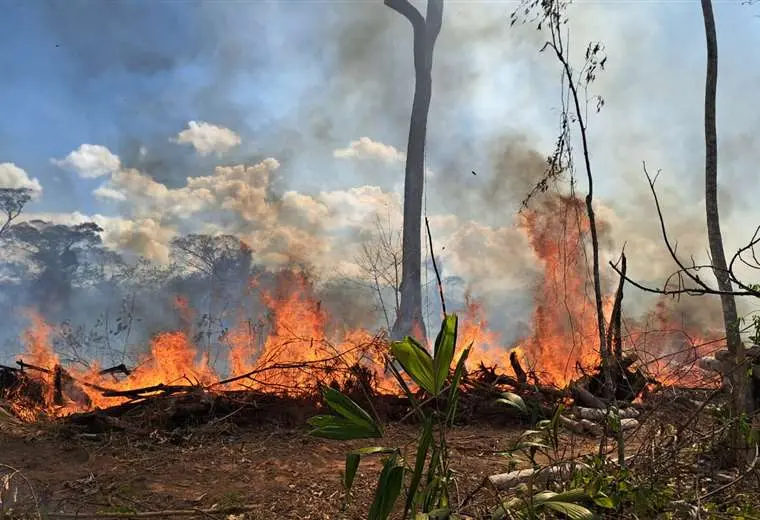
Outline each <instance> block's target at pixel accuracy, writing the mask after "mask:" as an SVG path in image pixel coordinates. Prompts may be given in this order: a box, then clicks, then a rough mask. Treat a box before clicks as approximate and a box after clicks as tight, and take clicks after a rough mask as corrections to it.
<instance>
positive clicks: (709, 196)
mask: <svg viewBox="0 0 760 520" xmlns="http://www.w3.org/2000/svg"><path fill="white" fill-rule="evenodd" d="M702 16H703V18H704V22H705V37H706V40H707V75H706V80H705V210H706V215H707V236H708V240H709V242H710V255H711V256H712V265H713V272H714V273H715V278H717V280H718V289H719V290H721V291H723V292H725V293H728V292H730V291H732V290H733V288H732V286H731V281H730V279H729V276H728V268H727V266H726V256H725V253H724V251H723V238H722V236H721V232H720V218H719V213H718V137H717V129H716V124H715V112H716V110H715V104H716V96H717V87H718V37H717V35H716V31H715V17H714V15H713V9H712V1H711V0H702ZM720 300H721V304H722V306H723V323H724V326H725V329H726V343H727V346H728V351H729V352H730V353H731V354H732V356H733V357H734V359H735V362H736V365H735V366H736V367H737V369H736V370H733V372H732V377H731V379H732V381H731V382H732V384H733V400H732V402H733V410H732V412H733V414H732V415H733V417H734V418H735V419H737V418H738V417H740V415H741V414H742V413H744V412H746V410H747V406H748V401H747V388H748V384H747V377H746V375H745V370H744V368H743V367H744V364H745V359H744V358H745V355H744V345H743V344H742V341H741V336H740V335H739V318H738V315H737V312H736V300H735V299H734V296H733V295H732V294H721V296H720ZM732 437H733V438H732V444H733V446H732V447H733V448H734V450H735V453H734V455H735V457H736V459H735V461H734V462H738V463H741V462H742V460H743V459H744V457H746V455H747V454H746V453H744V452H745V450H746V448H747V445H746V444H747V443H746V441H745V440H744V438H743V435H742V433H741V431H740V430H739V427H738V425H737V426H736V427H734V428H733V430H732Z"/></svg>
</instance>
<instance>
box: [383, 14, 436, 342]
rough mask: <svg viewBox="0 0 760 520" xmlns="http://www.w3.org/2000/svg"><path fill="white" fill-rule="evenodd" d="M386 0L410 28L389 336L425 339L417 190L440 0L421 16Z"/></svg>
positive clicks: (422, 177)
mask: <svg viewBox="0 0 760 520" xmlns="http://www.w3.org/2000/svg"><path fill="white" fill-rule="evenodd" d="M385 5H387V6H388V7H390V8H391V9H393V10H394V11H396V12H398V13H399V14H401V15H403V16H404V17H405V18H406V19H407V20H409V22H410V23H411V24H412V30H413V32H414V77H415V85H414V101H413V103H412V116H411V121H410V125H409V141H408V144H407V156H406V171H405V172H404V175H405V177H404V229H403V248H402V250H403V252H402V279H401V302H400V308H399V313H398V315H397V316H396V321H395V323H394V325H393V329H392V330H391V335H392V336H393V337H394V338H399V339H400V338H401V337H403V336H407V335H412V334H414V335H420V336H422V337H420V338H418V339H419V340H421V341H425V339H426V332H425V323H424V320H423V317H422V281H421V264H422V190H423V185H424V182H425V138H426V135H427V119H428V111H429V108H430V98H431V96H432V76H431V70H432V67H433V48H434V47H435V41H436V39H437V38H438V33H439V32H440V31H441V23H442V21H443V0H428V3H427V13H426V15H425V17H423V16H422V14H421V13H420V12H419V11H418V10H417V8H416V7H414V6H413V5H412V4H411V3H410V2H409V0H385Z"/></svg>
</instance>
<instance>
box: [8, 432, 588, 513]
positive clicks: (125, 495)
mask: <svg viewBox="0 0 760 520" xmlns="http://www.w3.org/2000/svg"><path fill="white" fill-rule="evenodd" d="M24 428H25V429H26V430H25V431H24V432H20V431H14V432H13V434H9V433H7V432H6V433H0V464H2V465H5V466H7V467H12V468H15V469H16V470H19V471H20V476H23V478H25V479H27V480H28V482H29V484H30V485H31V488H33V489H34V492H35V494H36V498H37V502H38V506H39V509H40V510H41V511H43V513H44V512H47V513H61V512H67V513H73V512H79V513H85V512H86V513H96V512H109V513H112V512H135V511H137V512H145V511H159V510H168V509H172V510H174V509H195V508H198V509H208V508H213V507H217V508H229V507H234V506H242V505H246V506H251V508H252V511H250V512H247V513H245V514H244V515H240V516H227V518H234V519H236V520H237V519H243V518H247V519H275V518H277V519H290V518H292V519H296V518H297V519H338V520H343V519H359V518H366V512H367V510H368V507H369V504H370V503H371V501H372V497H373V492H374V484H375V482H376V478H377V475H378V473H379V468H380V464H381V463H380V461H379V460H377V459H370V458H368V459H367V460H366V461H363V462H362V464H361V466H360V468H359V473H358V475H357V477H356V481H355V485H354V490H353V492H352V495H353V496H352V497H351V500H350V502H349V505H348V507H347V508H346V509H345V510H342V507H341V506H342V504H343V500H344V493H343V490H342V487H341V480H340V479H341V471H342V470H343V465H344V461H345V453H346V452H347V451H348V450H350V449H352V448H357V447H361V446H369V445H373V444H374V443H377V441H374V443H373V441H371V440H370V441H366V442H356V441H352V442H336V441H328V440H321V439H316V438H312V437H309V436H308V435H307V434H306V431H305V430H304V429H282V428H278V427H276V426H271V425H269V426H260V427H246V428H240V427H238V426H235V425H231V424H226V425H225V424H220V425H216V426H215V427H214V429H213V431H207V430H202V429H198V430H196V431H193V430H184V431H177V432H174V433H165V432H159V431H158V430H157V431H156V432H154V433H153V434H152V435H149V436H147V437H135V436H134V435H127V434H125V433H123V432H122V433H118V434H115V433H112V434H107V435H105V436H104V437H102V436H85V437H82V436H76V435H71V434H70V433H69V434H67V433H65V432H64V431H57V432H56V430H55V428H52V429H51V428H50V427H46V428H44V429H40V428H41V427H40V426H29V427H27V426H25V427H24ZM0 430H2V429H0ZM522 431H523V430H522V428H520V427H517V426H514V427H511V428H493V427H487V426H463V427H457V428H455V429H454V430H453V432H452V434H451V437H450V442H449V445H450V447H451V456H452V467H453V468H455V469H456V471H457V474H456V486H455V495H456V496H455V497H454V499H455V500H457V501H460V502H461V501H462V500H464V498H465V497H466V496H467V495H468V494H469V493H470V492H472V491H473V490H474V489H476V488H478V486H479V485H480V483H481V482H482V481H483V479H484V478H485V477H486V476H487V475H491V474H493V473H499V472H503V471H508V470H509V469H511V468H509V467H508V464H509V461H508V459H507V458H505V457H504V456H502V455H499V454H497V453H495V452H498V451H500V450H504V449H508V448H510V447H512V446H513V444H514V441H515V440H516V439H517V437H518V436H519V434H520V433H521V432H522ZM416 432H417V430H416V428H415V427H414V426H411V425H400V424H391V425H388V426H387V428H386V437H385V438H384V439H382V444H383V445H386V446H401V447H403V448H404V449H405V450H406V453H410V454H413V453H414V452H413V446H414V436H415V434H416ZM575 439H576V440H575V443H576V444H577V446H576V449H577V450H579V451H593V450H594V449H596V448H597V444H596V441H594V440H593V439H589V440H587V441H584V443H583V444H580V445H578V440H577V438H575ZM0 469H2V468H0ZM12 485H13V486H17V487H18V491H19V494H18V497H17V503H16V504H15V507H16V508H18V509H27V510H29V509H30V508H31V506H32V505H33V502H34V500H33V498H32V496H31V495H30V493H29V491H28V488H29V486H27V485H24V484H23V481H22V480H21V478H19V476H17V477H16V478H14V480H13V483H12ZM488 495H489V492H487V491H485V492H481V493H479V494H478V497H479V498H478V500H476V501H473V504H474V505H473V507H472V508H471V509H472V511H471V512H470V513H471V514H473V515H474V514H476V513H477V511H476V510H477V509H479V507H480V505H482V504H483V503H484V500H485V502H490V504H493V503H494V502H493V501H492V497H489V496H488ZM0 496H2V495H1V494H0ZM7 497H8V493H6V500H8V498H7ZM479 504H480V505H479ZM19 506H21V507H19ZM0 516H1V514H0ZM204 517H205V518H224V517H225V516H224V515H209V514H205V515H203V514H199V515H198V518H204ZM185 518H187V517H185Z"/></svg>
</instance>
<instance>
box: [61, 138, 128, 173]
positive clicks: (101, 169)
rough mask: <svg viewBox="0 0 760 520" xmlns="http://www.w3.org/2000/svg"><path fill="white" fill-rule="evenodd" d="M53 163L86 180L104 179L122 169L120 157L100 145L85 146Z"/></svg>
mask: <svg viewBox="0 0 760 520" xmlns="http://www.w3.org/2000/svg"><path fill="white" fill-rule="evenodd" d="M51 162H52V163H53V164H55V165H56V166H59V167H61V168H64V169H67V170H71V171H74V172H76V173H77V174H79V176H80V177H83V178H85V179H94V178H97V177H103V176H104V175H109V174H112V173H114V172H117V171H119V169H120V168H121V160H120V159H119V156H118V155H115V154H113V153H112V152H111V150H109V149H108V148H106V147H105V146H102V145H99V144H83V145H81V146H80V147H79V148H77V149H76V150H74V151H73V152H71V153H70V154H69V155H67V156H66V157H65V158H64V159H51Z"/></svg>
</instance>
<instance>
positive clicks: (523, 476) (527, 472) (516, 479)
mask: <svg viewBox="0 0 760 520" xmlns="http://www.w3.org/2000/svg"><path fill="white" fill-rule="evenodd" d="M635 456H636V455H629V456H627V457H626V458H625V462H629V461H631V460H632V459H633V458H634V457H635ZM607 462H608V463H612V464H618V461H617V459H616V458H610V457H607ZM588 467H589V466H588V464H586V463H584V462H581V461H570V462H561V463H558V464H554V465H553V466H546V467H544V468H539V469H537V470H535V469H518V470H515V471H510V472H508V473H498V474H496V475H490V476H488V477H486V479H485V481H484V484H491V485H492V486H493V487H495V488H496V489H498V490H499V491H506V490H508V489H510V488H514V487H515V486H517V485H519V484H524V483H526V482H528V481H532V482H533V484H538V485H541V486H545V485H546V484H548V483H549V482H552V481H557V482H559V481H562V482H566V481H567V480H569V479H570V478H572V476H573V474H574V473H575V472H576V471H578V470H583V469H588Z"/></svg>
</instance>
